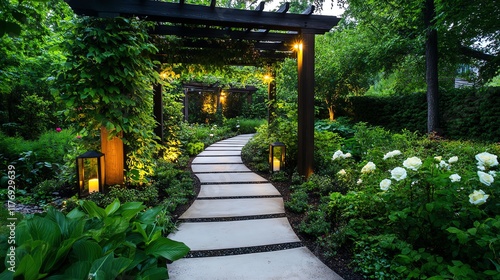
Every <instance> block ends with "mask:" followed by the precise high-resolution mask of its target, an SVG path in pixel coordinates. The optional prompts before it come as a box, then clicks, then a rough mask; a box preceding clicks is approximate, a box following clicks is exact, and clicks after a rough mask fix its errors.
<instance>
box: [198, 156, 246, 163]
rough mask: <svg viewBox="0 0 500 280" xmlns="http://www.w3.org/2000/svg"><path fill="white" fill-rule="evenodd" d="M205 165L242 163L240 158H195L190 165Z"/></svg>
mask: <svg viewBox="0 0 500 280" xmlns="http://www.w3.org/2000/svg"><path fill="white" fill-rule="evenodd" d="M206 163H221V164H224V163H243V161H242V160H241V157H240V156H231V157H197V158H195V159H193V162H192V164H206Z"/></svg>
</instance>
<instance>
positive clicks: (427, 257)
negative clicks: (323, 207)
mask: <svg viewBox="0 0 500 280" xmlns="http://www.w3.org/2000/svg"><path fill="white" fill-rule="evenodd" d="M365 134H366V133H365ZM365 134H361V136H362V138H361V139H360V140H361V141H359V140H358V141H359V142H360V143H361V145H360V146H361V147H364V151H365V152H361V153H360V157H361V158H360V159H358V160H359V161H358V162H357V164H353V163H352V159H351V158H349V159H344V158H342V157H338V158H336V159H335V160H334V161H335V162H336V164H338V165H340V167H339V168H343V169H344V171H345V172H344V173H342V174H335V177H336V179H337V180H338V181H339V182H343V181H346V180H351V182H350V183H349V184H345V185H346V186H351V191H348V192H347V193H346V194H341V193H332V194H331V195H330V204H329V213H330V214H331V216H332V217H333V220H334V221H335V222H336V224H337V226H338V227H339V229H341V230H342V231H343V232H344V233H345V234H346V236H347V238H348V239H349V240H351V241H352V242H353V243H354V244H357V247H355V248H356V249H355V252H356V255H355V261H356V262H359V264H360V266H359V268H360V269H361V270H362V271H363V272H364V273H367V274H368V275H372V276H373V277H375V278H377V279H382V278H380V277H383V279H401V278H422V277H431V276H436V275H439V276H440V277H445V278H446V277H450V278H451V277H455V278H457V279H486V278H487V277H488V276H489V275H492V274H493V273H494V272H495V273H498V272H500V270H499V269H498V267H500V266H498V265H497V264H498V259H497V257H495V254H496V252H498V250H500V247H498V246H497V245H492V243H491V240H492V239H491V238H494V239H495V238H498V234H495V233H494V232H496V231H497V227H498V226H500V223H499V222H498V218H497V219H496V220H495V219H494V218H492V217H498V216H499V213H500V207H499V205H498V203H496V202H495V200H496V199H497V198H498V197H499V196H500V191H499V190H498V187H496V185H497V182H494V179H493V178H494V177H493V175H494V174H495V170H496V166H497V165H496V164H492V165H489V166H486V165H478V166H479V168H480V169H483V170H485V172H489V171H492V172H490V174H493V175H489V176H490V177H488V180H492V181H493V182H491V186H489V187H488V186H486V185H485V183H484V182H481V180H483V181H484V180H485V179H481V178H482V177H481V176H487V175H480V176H478V175H479V173H478V172H477V168H478V167H477V166H476V165H477V163H476V162H475V161H477V160H475V158H474V157H475V154H478V153H477V149H486V150H489V151H496V152H498V147H495V146H494V145H490V146H482V145H477V146H476V147H473V148H472V147H466V148H465V147H463V143H461V142H458V143H454V144H452V143H451V142H449V141H438V142H436V141H434V142H433V141H429V140H426V139H423V140H418V141H416V140H415V141H413V147H411V145H410V146H408V145H407V143H406V142H405V141H402V142H401V143H400V145H401V147H402V148H401V150H400V151H399V152H398V153H392V152H395V151H391V150H390V149H391V148H393V147H394V146H393V145H394V143H391V144H389V142H388V141H390V140H389V139H393V138H394V136H391V137H388V135H385V134H384V133H380V132H377V136H376V137H378V138H372V142H373V143H378V145H377V146H375V145H368V141H367V140H362V139H368V137H367V136H368V135H371V136H372V137H373V136H374V135H375V134H373V133H371V132H370V133H368V134H366V135H365ZM363 141H366V143H364V142H363ZM459 147H460V148H459ZM460 151H464V152H463V153H460ZM388 152H391V153H388ZM455 152H456V154H455ZM389 155H391V156H389ZM441 155H444V156H441ZM456 155H458V157H454V156H456ZM471 155H472V156H471ZM417 157H418V158H417ZM469 157H472V158H469ZM493 157H494V158H496V156H494V155H491V158H493ZM420 158H421V159H420ZM476 158H477V157H476ZM369 161H370V162H372V163H373V168H371V169H370V168H366V167H367V166H368V165H369V164H368V163H369ZM395 168H400V169H399V171H401V172H403V171H404V173H400V174H404V176H401V177H398V176H397V175H395V173H391V171H394V170H396V169H395ZM403 168H404V169H403ZM453 174H459V175H460V177H461V179H456V178H455V179H452V177H451V175H453ZM455 177H456V176H455ZM457 178H458V177H457ZM453 180H455V181H453ZM487 183H488V182H487ZM488 184H489V183H488ZM482 190H484V191H485V193H486V195H488V196H489V197H488V199H487V201H486V202H484V201H480V204H481V205H476V204H475V203H474V201H472V199H471V198H470V196H471V195H473V194H474V193H476V192H477V191H482ZM486 197H487V196H485V198H486ZM482 203H484V205H482ZM479 240H483V242H481V241H479ZM486 240H489V241H486ZM389 241H390V242H389ZM408 244H411V246H409V245H408ZM486 244H489V245H486ZM367 246H368V247H367ZM443 269H445V270H443ZM382 274H383V276H382Z"/></svg>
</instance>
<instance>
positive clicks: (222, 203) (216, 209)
mask: <svg viewBox="0 0 500 280" xmlns="http://www.w3.org/2000/svg"><path fill="white" fill-rule="evenodd" d="M282 213H285V208H284V205H283V199H282V198H281V197H271V198H259V199H254V198H240V199H201V200H200V199H197V200H195V201H194V202H193V204H191V207H189V208H188V210H186V212H184V214H182V215H181V216H180V217H179V218H180V219H202V218H229V217H246V216H259V215H272V214H282ZM188 246H189V245H188Z"/></svg>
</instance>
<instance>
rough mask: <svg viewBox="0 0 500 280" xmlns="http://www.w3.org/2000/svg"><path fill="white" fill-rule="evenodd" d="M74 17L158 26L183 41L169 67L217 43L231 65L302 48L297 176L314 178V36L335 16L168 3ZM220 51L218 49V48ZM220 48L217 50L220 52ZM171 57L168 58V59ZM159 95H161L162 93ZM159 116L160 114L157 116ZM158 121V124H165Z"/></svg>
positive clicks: (80, 8) (130, 1)
mask: <svg viewBox="0 0 500 280" xmlns="http://www.w3.org/2000/svg"><path fill="white" fill-rule="evenodd" d="M66 1H67V2H68V4H69V5H70V6H71V8H72V9H73V10H74V11H75V13H77V14H80V15H88V16H98V17H116V16H121V17H139V18H143V19H145V20H150V21H155V22H157V25H156V28H155V30H154V31H153V32H152V33H154V34H161V35H175V36H179V37H181V38H183V39H184V42H185V47H186V48H185V53H182V52H181V54H177V55H174V56H167V57H165V61H169V62H184V63H189V62H190V61H191V62H195V61H196V60H193V58H196V57H198V58H199V57H202V56H203V55H205V56H206V54H204V52H205V51H206V50H207V49H209V48H214V47H213V42H214V39H217V40H216V42H219V43H220V42H223V45H219V47H222V46H224V47H227V46H237V47H235V48H232V49H231V48H230V50H231V51H242V52H241V53H239V54H234V55H233V56H231V57H228V54H231V53H232V52H230V51H228V50H225V49H223V53H224V56H223V58H224V60H223V62H224V63H226V64H247V65H248V64H259V63H262V64H263V63H272V62H273V61H277V60H281V59H283V58H285V57H289V56H290V55H291V54H292V52H291V49H292V46H293V45H296V46H297V51H296V54H297V64H298V81H299V83H298V95H299V96H298V103H299V104H298V105H299V106H298V115H299V120H298V148H299V149H298V150H299V152H298V166H297V169H298V172H299V174H301V175H304V176H306V177H307V176H309V175H310V174H311V173H312V170H313V158H314V36H315V35H316V34H324V33H326V32H328V31H329V30H330V29H332V27H333V26H335V25H336V24H337V23H338V22H339V20H340V19H339V18H337V17H333V16H320V15H313V14H312V13H313V11H314V7H313V6H311V7H310V8H308V9H307V10H306V11H304V12H303V13H302V14H291V13H287V12H288V8H289V4H288V3H286V4H284V5H283V6H282V7H281V8H280V9H279V10H278V11H276V12H265V11H264V2H261V3H260V4H259V6H258V7H257V8H256V9H255V10H240V9H229V8H221V7H217V6H216V1H215V0H212V1H211V4H210V6H200V5H191V4H186V3H185V2H184V0H179V1H180V2H179V3H168V2H160V1H150V0H66ZM193 38H196V39H197V40H196V41H193V40H192V39H193ZM215 45H217V44H215ZM217 48H218V47H217V46H215V49H217ZM163 54H166V53H163ZM157 92H158V91H157ZM155 111H157V110H155ZM161 118H162V117H161V116H157V119H161Z"/></svg>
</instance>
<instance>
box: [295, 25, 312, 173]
mask: <svg viewBox="0 0 500 280" xmlns="http://www.w3.org/2000/svg"><path fill="white" fill-rule="evenodd" d="M301 35H302V42H301V44H300V45H299V47H298V50H297V67H298V155H297V162H298V164H297V171H298V172H299V174H300V175H302V176H305V177H306V178H308V177H309V176H310V175H311V174H312V173H313V163H314V35H315V34H314V32H313V31H311V30H309V29H302V30H301Z"/></svg>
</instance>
